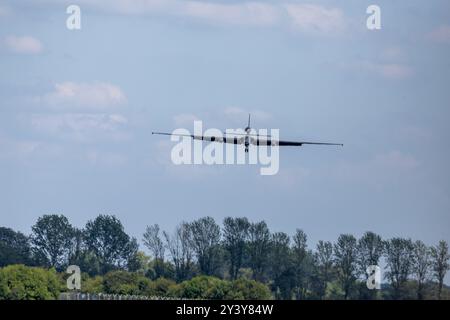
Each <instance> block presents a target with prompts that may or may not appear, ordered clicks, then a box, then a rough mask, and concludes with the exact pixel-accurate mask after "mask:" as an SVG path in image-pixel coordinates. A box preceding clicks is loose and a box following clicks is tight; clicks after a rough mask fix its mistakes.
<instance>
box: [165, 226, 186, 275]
mask: <svg viewBox="0 0 450 320" xmlns="http://www.w3.org/2000/svg"><path fill="white" fill-rule="evenodd" d="M163 234H164V237H165V239H166V243H167V248H168V249H169V253H170V256H171V257H172V262H173V265H174V268H175V277H176V279H177V281H183V280H186V279H188V278H190V277H191V276H192V273H193V261H192V257H193V249H192V247H193V246H192V232H191V229H190V226H189V224H188V223H186V222H182V223H181V224H180V225H178V226H177V227H176V229H175V232H174V234H173V235H172V236H170V235H169V234H168V233H167V232H164V233H163Z"/></svg>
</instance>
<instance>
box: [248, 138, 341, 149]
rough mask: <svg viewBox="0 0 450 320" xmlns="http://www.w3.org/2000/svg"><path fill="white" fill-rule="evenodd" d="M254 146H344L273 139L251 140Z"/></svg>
mask: <svg viewBox="0 0 450 320" xmlns="http://www.w3.org/2000/svg"><path fill="white" fill-rule="evenodd" d="M250 140H251V143H252V144H253V145H257V146H259V145H262V146H271V145H272V146H276V145H278V146H298V147H301V146H302V145H304V144H317V145H325V146H344V145H343V144H342V143H331V142H310V141H285V140H272V139H259V138H258V139H253V138H252V139H250Z"/></svg>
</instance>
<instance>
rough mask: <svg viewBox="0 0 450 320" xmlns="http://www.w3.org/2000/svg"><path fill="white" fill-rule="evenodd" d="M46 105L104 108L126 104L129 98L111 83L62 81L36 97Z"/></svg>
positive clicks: (59, 107) (60, 107) (89, 108)
mask: <svg viewBox="0 0 450 320" xmlns="http://www.w3.org/2000/svg"><path fill="white" fill-rule="evenodd" d="M36 100H37V101H38V102H40V103H43V104H44V105H47V106H50V107H53V108H57V109H61V110H64V109H66V108H82V109H88V110H103V109H108V108H110V107H114V106H118V105H122V104H124V103H125V102H126V101H127V99H126V96H125V94H124V93H123V91H122V90H121V89H120V88H119V87H118V86H115V85H113V84H110V83H104V82H97V83H76V82H70V81H68V82H62V83H57V84H55V87H54V90H53V91H52V92H50V93H47V94H45V95H43V96H41V97H38V98H37V99H36Z"/></svg>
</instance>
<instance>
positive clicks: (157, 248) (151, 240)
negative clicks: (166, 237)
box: [143, 224, 165, 278]
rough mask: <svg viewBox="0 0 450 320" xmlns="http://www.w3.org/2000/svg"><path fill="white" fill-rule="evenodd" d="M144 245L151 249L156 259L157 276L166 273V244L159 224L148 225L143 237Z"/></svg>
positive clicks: (155, 270)
mask: <svg viewBox="0 0 450 320" xmlns="http://www.w3.org/2000/svg"><path fill="white" fill-rule="evenodd" d="M143 242H144V245H145V246H146V247H147V248H148V250H150V253H151V255H152V257H153V260H154V268H153V270H154V272H155V275H154V276H155V278H159V277H161V276H163V275H164V253H165V246H164V242H163V240H162V239H161V235H160V228H159V225H158V224H154V225H151V226H147V228H146V229H145V233H144V237H143Z"/></svg>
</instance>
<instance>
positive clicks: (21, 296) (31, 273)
mask: <svg viewBox="0 0 450 320" xmlns="http://www.w3.org/2000/svg"><path fill="white" fill-rule="evenodd" d="M61 286H62V283H61V282H60V279H59V277H58V276H57V274H56V272H55V270H54V269H50V270H46V269H43V268H36V267H26V266H24V265H10V266H7V267H4V268H2V269H0V299H5V300H52V299H57V298H58V295H59V293H60V290H61Z"/></svg>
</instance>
